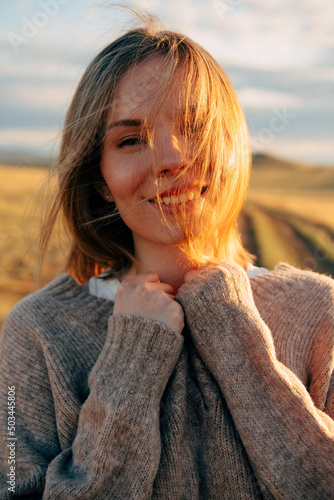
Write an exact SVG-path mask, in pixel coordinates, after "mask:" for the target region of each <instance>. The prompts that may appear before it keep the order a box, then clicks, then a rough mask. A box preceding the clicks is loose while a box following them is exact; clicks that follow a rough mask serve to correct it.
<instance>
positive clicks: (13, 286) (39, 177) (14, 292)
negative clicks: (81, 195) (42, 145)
mask: <svg viewBox="0 0 334 500" xmlns="http://www.w3.org/2000/svg"><path fill="white" fill-rule="evenodd" d="M46 178H47V170H46V169H39V168H25V167H15V166H5V165H0V179H1V182H0V297H1V299H0V325H1V323H2V322H3V320H4V318H5V316H6V315H7V314H8V312H9V311H10V309H11V308H12V307H13V306H14V304H15V303H16V302H17V301H18V300H20V299H21V298H22V297H24V296H25V295H27V294H28V293H31V292H33V291H34V290H35V289H36V271H37V269H36V262H37V251H38V237H39V231H40V225H41V217H42V213H41V197H42V192H41V189H42V187H43V185H44V183H45V181H46ZM57 245H58V244H57V240H56V238H54V239H53V241H52V243H51V246H50V250H49V252H48V254H47V256H46V265H45V267H44V271H43V273H42V274H41V282H40V283H41V285H44V284H45V283H47V282H48V281H50V279H52V278H53V277H54V276H56V275H57V274H58V273H59V272H60V271H61V270H62V269H63V267H64V253H63V251H62V250H61V249H60V248H59V249H58V248H57Z"/></svg>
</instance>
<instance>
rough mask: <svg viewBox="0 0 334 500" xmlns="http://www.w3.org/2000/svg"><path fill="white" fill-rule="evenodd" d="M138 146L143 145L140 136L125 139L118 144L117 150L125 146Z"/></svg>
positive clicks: (143, 141) (142, 139)
mask: <svg viewBox="0 0 334 500" xmlns="http://www.w3.org/2000/svg"><path fill="white" fill-rule="evenodd" d="M138 144H145V140H144V138H143V137H141V136H134V137H126V138H125V139H122V140H121V141H120V142H119V143H118V144H117V147H118V148H123V147H125V146H137V145H138Z"/></svg>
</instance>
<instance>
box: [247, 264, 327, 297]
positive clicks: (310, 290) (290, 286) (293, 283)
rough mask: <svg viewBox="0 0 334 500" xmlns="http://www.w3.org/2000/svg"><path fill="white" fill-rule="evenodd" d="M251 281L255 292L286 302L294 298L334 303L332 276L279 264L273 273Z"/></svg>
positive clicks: (270, 272)
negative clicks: (268, 294)
mask: <svg viewBox="0 0 334 500" xmlns="http://www.w3.org/2000/svg"><path fill="white" fill-rule="evenodd" d="M250 281H251V285H252V288H253V290H256V292H257V293H260V294H262V295H263V294H265V292H267V293H270V294H273V295H274V296H277V297H279V296H281V297H282V299H284V298H285V299H286V300H287V299H288V300H291V299H292V298H293V299H294V300H296V301H299V300H310V301H312V302H318V301H320V302H321V301H323V300H324V299H325V298H326V299H327V300H329V301H332V303H334V280H333V278H332V277H331V276H327V275H324V274H318V273H316V272H314V271H309V270H302V269H297V268H295V267H293V266H291V265H289V264H279V265H278V266H277V267H276V268H275V269H274V270H273V271H269V272H267V273H261V274H259V275H257V276H254V277H253V278H251V279H250ZM261 292H262V293H261Z"/></svg>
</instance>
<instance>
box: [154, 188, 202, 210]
mask: <svg viewBox="0 0 334 500" xmlns="http://www.w3.org/2000/svg"><path fill="white" fill-rule="evenodd" d="M206 189H207V186H204V187H203V188H202V189H201V195H202V194H204V193H205V191H206ZM194 198H195V192H194V191H186V192H183V193H180V194H173V195H170V196H163V193H162V195H160V202H161V204H162V205H179V204H181V203H186V202H187V201H192V200H193V199H194ZM148 201H149V202H150V203H155V204H158V197H157V196H155V197H154V198H151V199H150V200H148Z"/></svg>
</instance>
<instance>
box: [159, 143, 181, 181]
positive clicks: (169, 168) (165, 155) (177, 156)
mask: <svg viewBox="0 0 334 500" xmlns="http://www.w3.org/2000/svg"><path fill="white" fill-rule="evenodd" d="M155 156H156V158H155V163H156V174H157V175H158V176H159V175H166V174H168V173H169V172H175V171H177V170H180V169H181V168H183V167H184V155H183V152H182V147H181V141H180V139H179V138H178V137H177V136H176V134H164V135H163V136H161V137H159V140H158V145H157V148H156V155H155Z"/></svg>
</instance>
